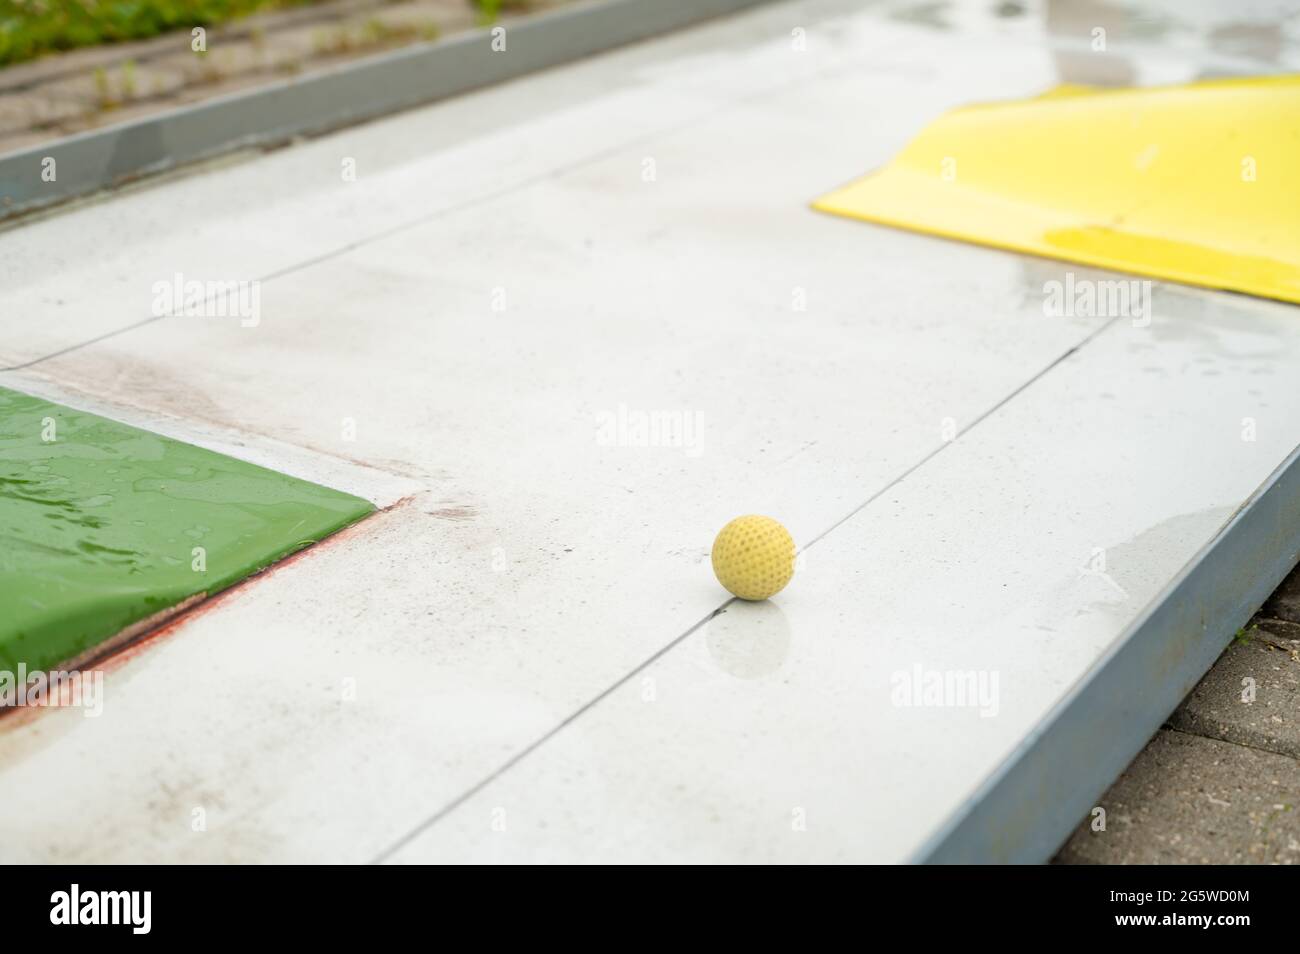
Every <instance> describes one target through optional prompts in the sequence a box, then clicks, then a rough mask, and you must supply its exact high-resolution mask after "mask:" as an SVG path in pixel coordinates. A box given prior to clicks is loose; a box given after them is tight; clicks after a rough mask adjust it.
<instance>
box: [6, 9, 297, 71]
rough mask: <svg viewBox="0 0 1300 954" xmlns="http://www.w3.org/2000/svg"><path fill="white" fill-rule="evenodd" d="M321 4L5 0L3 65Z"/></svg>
mask: <svg viewBox="0 0 1300 954" xmlns="http://www.w3.org/2000/svg"><path fill="white" fill-rule="evenodd" d="M319 2H321V0H0V67H3V66H7V65H9V64H11V63H19V62H22V61H23V60H30V59H35V58H36V57H38V56H41V55H42V54H45V53H52V52H55V51H56V50H71V49H74V48H76V47H80V46H97V45H99V44H101V43H121V42H123V41H126V40H144V39H148V38H149V37H152V36H157V35H158V34H160V33H165V32H166V31H168V30H178V29H185V28H191V27H196V26H203V27H210V26H215V25H217V24H219V23H225V22H227V21H229V20H233V19H235V18H237V17H242V16H246V15H247V14H250V13H255V12H257V11H259V10H272V9H276V8H280V7H293V6H301V5H304V4H307V3H319Z"/></svg>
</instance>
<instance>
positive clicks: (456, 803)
mask: <svg viewBox="0 0 1300 954" xmlns="http://www.w3.org/2000/svg"><path fill="white" fill-rule="evenodd" d="M1117 320H1118V319H1117V318H1111V319H1109V320H1107V321H1106V322H1105V323H1104V324H1102V325H1100V326H1098V327H1097V328H1095V329H1093V330H1092V331H1091V332H1089V333H1088V334H1087V335H1086V336H1085V337H1084V338H1083V339H1082V340H1081V341H1079V342H1078V343H1076V344H1074V345H1072V346H1071V347H1070V348H1068V349H1067V350H1065V351H1063V352H1062V353H1061V354H1059V355H1057V356H1056V357H1055V358H1053V359H1052V360H1051V361H1050V362H1049V363H1048V364H1047V365H1045V366H1044V367H1042V368H1041V369H1039V371H1038V372H1037V373H1035V374H1034V375H1033V376H1032V377H1030V378H1029V379H1028V380H1026V381H1025V382H1024V383H1022V384H1021V385H1020V386H1019V387H1017V388H1016V389H1015V390H1013V391H1011V392H1010V393H1009V394H1007V395H1005V396H1003V397H1002V398H1000V399H999V400H998V401H996V402H995V403H994V404H993V405H991V406H990V407H988V408H986V409H985V410H984V411H982V412H981V413H980V414H979V416H977V417H976V418H975V419H974V420H973V421H972V422H971V423H970V424H968V425H967V426H966V427H964V428H963V429H962V430H960V431H958V432H957V435H956V436H955V437H954V438H953V439H952V440H950V441H947V442H945V443H942V444H940V445H939V446H938V447H936V448H934V449H933V450H931V451H929V452H927V453H926V454H925V455H924V456H922V457H921V458H920V460H918V461H916V462H915V463H913V464H911V465H910V466H909V467H907V468H906V469H905V470H904V471H902V472H901V473H899V474H898V475H897V476H896V477H894V478H893V479H892V480H890V481H889V483H887V484H885V486H883V487H881V488H880V489H879V490H877V491H876V492H875V493H873V494H872V495H871V496H870V497H868V498H867V500H866V501H865V502H864V503H861V504H859V505H858V506H857V507H854V508H853V510H851V511H850V512H849V513H848V514H847V515H846V516H844V517H841V518H840V519H839V520H837V521H836V522H835V523H834V524H832V525H831V526H830V527H829V528H828V529H826V530H823V531H822V532H821V533H819V534H818V535H817V536H815V537H813V539H812V540H810V541H809V542H808V543H806V544H804V546H802V547H800V548H799V552H800V553H802V552H804V551H806V550H808V549H809V548H810V547H812V546H813V545H814V544H816V543H817V542H818V541H819V540H822V539H824V538H825V537H826V536H827V535H828V534H830V533H831V532H832V531H834V530H835V529H836V528H838V527H840V526H842V525H843V524H845V523H846V522H847V521H849V520H850V519H852V518H853V517H854V516H855V515H856V514H858V513H860V512H861V511H862V510H863V509H865V508H866V507H868V506H869V505H870V504H872V503H873V502H874V501H876V500H878V499H880V497H882V496H884V495H885V494H887V493H889V491H890V490H892V489H893V488H894V487H897V486H898V485H899V484H901V483H902V482H903V481H904V480H906V479H907V478H908V477H910V476H911V475H912V474H914V473H915V472H916V471H917V470H918V469H920V468H921V467H923V466H925V465H926V464H927V463H929V462H930V461H932V460H934V458H935V457H937V456H938V455H939V454H941V453H943V451H944V450H946V449H947V448H949V447H951V446H953V445H954V444H956V443H957V442H958V441H960V440H961V439H962V438H963V437H965V436H966V435H967V434H969V433H970V432H971V431H973V430H974V429H975V428H976V427H978V426H979V425H980V424H981V423H982V422H984V421H985V420H987V419H988V418H990V417H992V416H993V415H994V414H996V413H997V412H998V411H999V410H1001V409H1002V408H1003V407H1005V406H1006V405H1007V403H1008V402H1009V401H1011V400H1012V399H1014V398H1015V397H1017V396H1018V395H1020V394H1021V393H1023V392H1024V391H1025V390H1026V389H1027V388H1029V387H1030V386H1031V385H1033V384H1034V383H1035V382H1037V381H1040V380H1041V379H1042V378H1043V377H1044V376H1046V375H1047V374H1048V373H1050V372H1051V371H1052V370H1053V369H1055V368H1057V367H1059V366H1060V365H1061V364H1062V362H1064V361H1066V360H1068V359H1069V358H1070V356H1071V355H1074V354H1077V353H1078V352H1079V350H1080V349H1082V348H1083V347H1085V346H1086V345H1088V344H1089V343H1090V342H1092V341H1093V340H1094V339H1095V338H1096V337H1097V336H1098V335H1099V334H1101V333H1102V332H1103V331H1105V330H1106V329H1107V328H1110V327H1112V326H1113V325H1114V324H1115V322H1116V321H1117ZM735 601H736V598H735V597H732V598H731V599H728V600H726V601H725V602H723V603H722V604H721V605H720V606H719V607H718V608H717V609H715V610H713V612H711V613H709V614H708V615H707V616H705V617H704V618H703V619H700V620H699V621H697V622H696V623H695V624H694V625H692V626H691V627H690V628H689V629H687V630H686V631H685V632H684V633H681V634H680V635H678V636H675V637H674V638H673V639H672V640H670V641H669V642H668V643H666V644H665V645H664V646H662V647H660V648H659V649H658V650H656V651H655V652H654V653H653V654H652V655H650V656H649V657H647V658H646V659H645V660H644V661H643V662H641V663H640V664H639V665H637V666H636V667H635V668H633V669H632V670H631V671H629V672H627V673H625V674H624V675H623V676H621V677H619V678H618V679H617V680H615V681H614V682H613V683H612V684H611V685H610V686H608V687H607V688H605V689H604V690H602V691H601V692H600V693H598V694H597V695H595V696H594V697H592V698H591V699H589V700H587V702H585V703H583V704H582V705H581V706H579V707H578V708H577V709H576V710H574V711H573V712H571V713H570V714H569V715H568V716H566V717H565V718H564V719H563V720H562V721H561V722H559V723H558V724H556V725H555V726H553V727H551V728H550V729H548V730H547V731H546V732H545V733H544V734H543V735H541V736H540V737H539V738H537V739H535V740H534V741H533V742H531V743H530V744H529V745H527V746H525V747H524V748H523V749H521V750H520V751H519V752H517V753H515V754H514V755H512V756H511V757H510V758H509V759H507V760H506V761H505V762H503V763H502V764H501V765H500V766H498V767H497V768H496V769H495V770H493V771H492V772H490V773H489V774H488V775H486V776H485V777H484V778H482V779H481V780H479V781H478V782H476V783H474V784H473V785H472V786H470V787H469V788H468V789H466V790H465V791H464V792H462V793H461V794H460V795H458V796H456V797H455V798H453V799H452V800H451V801H450V802H448V803H447V804H446V805H444V806H443V807H442V808H440V809H438V810H437V811H436V812H434V813H433V814H432V815H430V816H429V817H428V818H426V819H425V820H424V821H422V822H420V823H419V824H418V825H416V826H415V827H414V828H412V829H411V830H410V831H409V832H407V833H406V834H405V835H403V836H401V837H400V838H398V839H397V841H395V842H394V843H393V844H392V845H390V846H389V847H388V848H385V849H384V850H383V851H381V852H380V853H379V854H378V855H376V856H375V858H374V859H373V860H372V861H371V864H382V863H383V862H384V861H386V860H388V859H389V858H391V857H392V856H393V855H394V854H396V853H397V852H398V851H400V850H401V849H402V848H404V847H405V846H406V845H409V844H410V843H411V842H412V841H414V840H415V839H416V838H418V837H419V836H420V835H421V834H423V833H424V832H426V831H428V830H429V829H430V828H432V827H433V826H434V825H435V824H437V823H438V822H439V821H441V820H442V819H444V818H446V817H447V816H448V815H450V814H451V813H452V812H453V811H455V810H456V809H457V808H459V807H460V806H461V805H463V804H465V802H467V801H469V799H471V798H473V797H474V796H475V795H477V794H478V793H479V792H481V791H483V790H484V789H485V788H487V787H488V786H489V785H490V784H492V782H494V781H496V780H497V779H498V778H500V777H501V776H502V775H504V774H505V773H506V772H508V771H509V770H510V769H512V768H514V767H515V766H516V765H518V764H519V763H520V762H522V761H523V760H524V759H525V758H527V757H528V756H529V755H531V754H532V753H533V752H535V751H537V750H538V749H539V748H541V746H542V745H544V744H545V743H546V742H548V741H549V740H551V739H552V738H554V737H555V736H556V735H558V734H559V733H560V732H561V731H562V730H563V729H564V728H565V727H567V726H569V725H571V724H572V723H574V722H575V721H577V719H578V718H579V717H581V716H582V715H583V714H585V713H587V712H589V711H590V710H591V709H593V708H594V707H595V706H596V705H598V704H599V703H600V702H601V701H602V700H604V699H606V698H608V697H609V696H610V695H611V694H612V693H614V692H615V691H616V690H617V689H618V688H619V687H620V686H624V685H626V684H627V683H628V682H629V681H630V680H632V679H633V678H635V677H636V676H638V675H640V674H641V673H642V672H644V671H645V670H646V669H647V668H649V667H650V666H652V665H653V664H654V663H656V662H657V661H658V660H660V659H662V658H663V657H664V656H665V655H667V654H668V653H669V652H670V651H671V650H672V649H673V648H674V647H676V646H678V645H680V644H681V643H682V642H684V641H685V640H686V639H687V637H689V636H690V635H691V634H692V633H694V632H696V631H697V630H698V629H699V628H700V627H701V626H704V625H706V624H707V623H708V622H709V621H710V620H712V619H714V618H715V617H716V616H717V615H718V614H719V613H722V612H723V611H725V610H726V608H727V607H728V606H730V605H731V604H732V603H734V602H735Z"/></svg>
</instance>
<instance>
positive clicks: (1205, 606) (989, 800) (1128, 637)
mask: <svg viewBox="0 0 1300 954" xmlns="http://www.w3.org/2000/svg"><path fill="white" fill-rule="evenodd" d="M1298 559H1300V447H1297V448H1296V449H1295V450H1294V451H1292V452H1291V455H1290V456H1289V457H1288V458H1287V459H1286V460H1285V461H1284V462H1283V463H1282V464H1281V465H1279V466H1278V468H1277V469H1276V470H1274V471H1273V473H1272V474H1271V475H1270V476H1269V478H1268V480H1266V481H1265V482H1264V484H1263V485H1262V486H1261V487H1260V488H1259V489H1258V490H1256V491H1255V493H1253V494H1252V495H1251V496H1250V498H1249V499H1247V500H1246V502H1245V503H1244V504H1242V506H1241V507H1240V508H1239V509H1238V510H1237V512H1236V513H1235V514H1233V516H1232V518H1231V519H1230V520H1228V522H1227V523H1226V524H1224V526H1223V528H1222V529H1221V530H1220V531H1219V532H1218V534H1216V535H1215V537H1214V539H1213V540H1211V541H1210V542H1209V543H1207V544H1206V545H1205V546H1204V547H1203V548H1202V549H1201V551H1200V552H1199V553H1198V554H1197V555H1196V556H1195V557H1194V558H1193V559H1192V560H1191V561H1190V562H1189V563H1188V564H1187V566H1185V567H1184V568H1183V569H1182V571H1181V572H1180V573H1179V574H1178V576H1176V577H1175V578H1174V579H1173V580H1172V581H1171V582H1170V583H1169V584H1168V585H1167V586H1166V587H1165V588H1164V590H1162V591H1161V593H1160V594H1159V595H1158V596H1157V597H1156V598H1155V599H1154V600H1153V601H1152V602H1151V604H1150V605H1148V607H1147V608H1146V609H1145V610H1144V611H1143V613H1142V615H1141V616H1139V617H1138V618H1137V620H1135V621H1134V623H1133V624H1132V625H1131V626H1130V627H1129V628H1128V630H1127V631H1126V632H1125V633H1124V634H1123V635H1122V636H1121V637H1120V638H1119V639H1117V640H1116V642H1115V644H1114V645H1113V646H1112V647H1111V648H1110V649H1109V650H1108V651H1107V653H1106V654H1105V655H1104V656H1103V657H1102V658H1101V659H1100V660H1098V661H1097V663H1096V664H1095V665H1094V666H1093V667H1092V669H1091V670H1089V672H1088V673H1087V674H1086V675H1085V676H1084V677H1083V678H1082V679H1081V680H1080V681H1079V682H1078V683H1076V685H1075V686H1074V687H1073V689H1072V690H1071V691H1070V692H1069V693H1068V694H1067V695H1066V697H1065V698H1064V699H1062V700H1061V701H1060V702H1059V703H1058V704H1057V705H1056V707H1055V708H1054V709H1053V710H1052V712H1051V713H1049V714H1048V716H1047V717H1046V718H1045V719H1044V720H1043V721H1042V722H1041V723H1039V725H1038V726H1037V727H1036V729H1035V730H1034V731H1033V732H1032V733H1030V735H1029V736H1028V737H1026V738H1025V739H1023V740H1022V741H1021V742H1020V744H1019V745H1017V746H1016V749H1015V750H1014V751H1013V752H1012V754H1011V756H1010V757H1009V758H1008V759H1007V760H1006V761H1005V762H1004V763H1003V764H1002V766H1001V767H1000V768H999V769H998V770H997V771H995V772H994V773H993V775H992V776H990V777H989V778H988V779H987V780H986V781H985V782H984V784H983V785H981V786H980V788H979V789H978V790H977V791H976V792H975V794H974V795H973V796H972V797H971V798H970V799H969V800H968V801H967V802H966V803H965V804H964V805H963V806H962V807H961V808H959V809H958V810H957V811H956V812H955V813H954V814H953V815H952V816H950V817H949V819H948V821H947V822H946V823H945V824H944V825H943V826H942V827H941V828H940V829H939V830H938V831H937V832H935V833H934V834H933V835H932V836H931V837H930V838H929V839H928V840H927V841H926V842H925V844H923V845H922V846H921V848H920V849H919V850H918V851H917V852H916V854H915V855H914V856H913V857H912V859H911V860H912V861H913V862H919V863H926V864H979V863H989V862H993V863H1009V864H1035V863H1040V862H1043V861H1047V860H1048V859H1050V858H1051V856H1052V855H1053V854H1054V853H1055V852H1056V850H1057V849H1058V848H1059V847H1060V846H1061V844H1062V842H1064V840H1065V839H1066V838H1067V837H1068V836H1069V834H1070V832H1071V831H1073V830H1074V828H1075V827H1076V826H1077V825H1078V824H1079V823H1080V822H1081V821H1082V820H1083V819H1084V818H1086V817H1087V814H1088V812H1089V811H1090V810H1091V809H1092V807H1093V806H1095V805H1096V804H1097V799H1098V798H1099V797H1100V796H1101V795H1102V794H1103V793H1104V792H1105V790H1106V788H1107V787H1108V786H1109V785H1110V784H1111V783H1112V782H1113V781H1114V780H1115V779H1116V778H1118V777H1119V774H1120V773H1121V772H1122V771H1123V770H1124V769H1125V768H1126V767H1127V766H1128V764H1129V763H1130V762H1131V761H1132V760H1133V758H1134V756H1136V755H1137V754H1138V752H1140V751H1141V750H1142V748H1143V746H1145V745H1146V744H1147V742H1148V741H1149V740H1150V738H1151V736H1152V735H1154V734H1155V732H1156V730H1158V729H1159V728H1160V725H1161V723H1162V722H1163V721H1164V720H1165V719H1166V718H1167V717H1168V716H1169V714H1170V713H1171V712H1173V710H1174V709H1175V708H1176V707H1177V705H1178V703H1179V702H1180V701H1182V699H1183V698H1184V697H1185V696H1186V695H1187V693H1189V692H1190V691H1191V690H1192V688H1193V687H1194V686H1195V685H1196V683H1197V682H1199V681H1200V679H1201V677H1202V676H1204V675H1205V673H1206V671H1207V670H1209V668H1210V666H1212V665H1213V664H1214V661H1215V660H1216V659H1218V657H1219V654H1220V653H1221V652H1222V651H1223V649H1224V647H1225V646H1227V644H1228V643H1229V641H1230V640H1231V639H1232V637H1233V635H1234V634H1235V633H1236V632H1237V631H1238V630H1239V629H1240V628H1241V626H1243V625H1244V624H1245V623H1246V622H1247V621H1248V620H1249V619H1250V617H1251V616H1252V615H1253V614H1254V612H1255V611H1256V610H1257V609H1258V608H1259V607H1260V606H1261V605H1262V604H1263V602H1264V601H1265V600H1266V599H1267V598H1268V597H1269V595H1270V594H1271V593H1272V592H1273V590H1274V589H1276V588H1277V585H1278V584H1279V583H1280V582H1281V581H1282V580H1283V578H1285V576H1286V575H1287V573H1289V572H1290V570H1291V568H1292V567H1293V566H1295V565H1296V562H1297V560H1298Z"/></svg>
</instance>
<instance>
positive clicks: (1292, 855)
mask: <svg viewBox="0 0 1300 954" xmlns="http://www.w3.org/2000/svg"><path fill="white" fill-rule="evenodd" d="M1098 807H1100V808H1102V809H1104V811H1105V817H1104V822H1105V828H1104V830H1093V829H1094V826H1095V825H1098V822H1099V820H1100V819H1098V818H1097V817H1090V818H1089V819H1087V820H1085V821H1084V822H1083V823H1082V824H1081V825H1080V826H1079V828H1078V829H1076V830H1075V832H1074V834H1072V835H1071V836H1070V838H1069V840H1068V841H1067V842H1066V843H1065V845H1064V846H1063V847H1062V848H1061V850H1060V852H1059V853H1058V854H1057V856H1056V858H1055V859H1054V860H1055V862H1056V863H1058V864H1300V568H1297V569H1296V570H1295V571H1293V572H1292V573H1291V575H1290V576H1289V577H1287V579H1286V580H1285V581H1284V582H1283V583H1282V585H1281V586H1279V587H1278V589H1277V591H1276V592H1275V593H1274V594H1273V596H1272V597H1270V598H1269V600H1268V601H1267V602H1266V603H1265V604H1264V606H1263V607H1262V608H1261V610H1260V612H1259V614H1258V615H1257V616H1256V617H1255V619H1254V620H1253V621H1252V622H1251V625H1249V626H1248V627H1246V629H1245V630H1244V631H1243V632H1242V633H1241V634H1239V635H1238V637H1237V638H1236V639H1235V640H1233V642H1232V644H1231V645H1230V646H1229V647H1228V648H1227V649H1226V650H1225V651H1224V653H1223V655H1222V656H1220V657H1219V659H1218V661H1217V662H1216V663H1215V664H1214V666H1213V667H1211V669H1210V671H1209V672H1208V673H1206V674H1205V678H1203V679H1202V680H1201V681H1200V683H1199V684H1197V686H1196V688H1195V689H1193V690H1192V692H1191V694H1190V695H1188V697H1187V698H1186V699H1184V700H1183V702H1182V704H1181V705H1180V706H1179V707H1178V709H1177V710H1175V711H1174V713H1173V714H1172V715H1171V716H1170V717H1169V720H1168V721H1167V722H1166V724H1165V726H1164V727H1162V728H1161V729H1160V731H1159V732H1157V733H1156V736H1155V738H1153V739H1152V740H1151V741H1150V742H1149V743H1148V744H1147V747H1146V748H1145V749H1143V750H1142V752H1141V753H1139V755H1138V756H1137V758H1135V759H1134V760H1133V763H1132V764H1131V765H1129V767H1128V768H1127V769H1126V770H1125V771H1124V773H1123V774H1122V775H1121V776H1120V777H1119V779H1118V780H1117V781H1116V782H1115V784H1114V785H1112V786H1111V788H1110V790H1109V791H1108V792H1106V794H1105V795H1104V796H1102V798H1101V799H1100V800H1099V802H1098Z"/></svg>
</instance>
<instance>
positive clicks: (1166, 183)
mask: <svg viewBox="0 0 1300 954" xmlns="http://www.w3.org/2000/svg"><path fill="white" fill-rule="evenodd" d="M814 207H815V208H817V209H819V210H821V211H823V212H832V213H835V214H838V215H846V216H850V217H853V218H859V219H865V220H867V221H870V222H879V223H883V224H885V225H894V226H898V227H900V228H905V229H912V230H915V231H919V232H928V233H931V234H934V235H942V236H946V237H948V238H956V239H962V240H965V241H969V242H977V243H979V244H982V245H992V246H996V247H998V248H1006V249H1012V250H1015V251H1018V252H1030V253H1033V254H1036V255H1045V256H1048V257H1051V258H1059V259H1065V260H1067V261H1072V262H1080V263H1084V264H1088V265H1098V266H1101V267H1104V268H1111V269H1115V270H1118V271H1124V272H1132V273H1135V274H1138V275H1148V276H1151V277H1153V278H1163V279H1170V280H1173V281H1178V282H1185V283H1187V284H1191V285H1203V286H1206V287H1210V288H1224V289H1229V290H1232V291H1239V292H1246V293H1248V294H1252V295H1259V296H1261V297H1265V298H1277V299H1281V300H1283V301H1289V302H1297V303H1300V76H1281V77H1259V78H1250V79H1234V80H1216V81H1212V82H1205V83H1195V84H1190V85H1186V86H1167V87H1157V88H1151V89H1124V90H1090V89H1085V88H1080V87H1061V88H1060V89H1058V90H1055V91H1053V92H1051V93H1048V94H1047V95H1045V96H1040V97H1037V98H1035V99H1030V100H1023V101H1018V102H1008V103H991V104H981V105H976V106H969V107H965V108H962V109H958V110H954V111H953V112H950V113H948V114H947V115H945V116H943V117H941V118H940V119H938V120H937V121H936V122H934V123H932V124H931V125H930V126H929V127H927V128H926V129H925V130H924V131H923V132H922V133H921V134H920V136H918V137H917V138H916V139H915V140H913V141H912V142H911V143H910V144H909V145H908V146H907V147H906V148H905V149H904V150H903V151H902V152H901V153H900V154H899V155H898V156H897V157H896V158H895V159H894V161H893V162H891V163H890V164H889V165H888V166H886V167H885V168H884V169H882V170H880V171H878V172H876V173H874V174H873V175H870V176H867V177H866V178H864V179H860V180H858V181H856V182H854V183H852V184H850V185H848V186H845V187H843V188H840V189H837V190H835V191H834V192H831V193H829V194H828V195H825V196H823V197H822V198H820V199H818V200H817V201H816V202H815V203H814Z"/></svg>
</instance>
